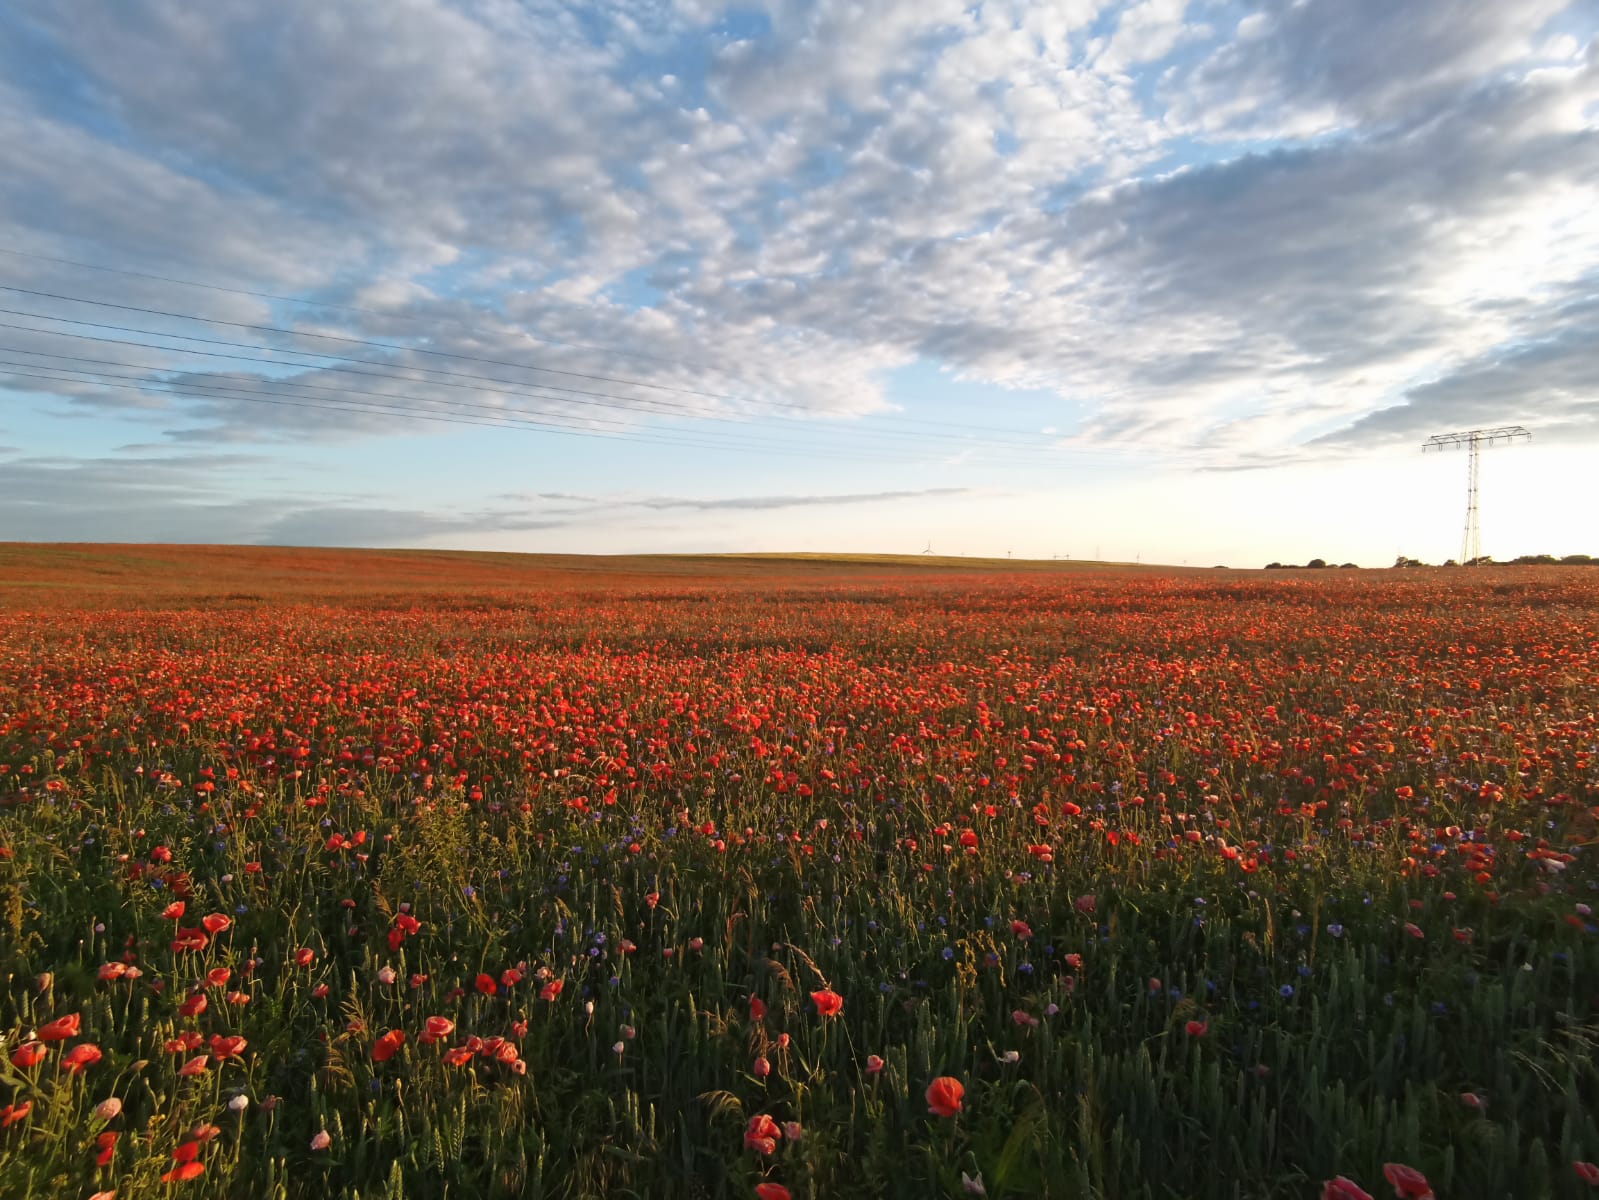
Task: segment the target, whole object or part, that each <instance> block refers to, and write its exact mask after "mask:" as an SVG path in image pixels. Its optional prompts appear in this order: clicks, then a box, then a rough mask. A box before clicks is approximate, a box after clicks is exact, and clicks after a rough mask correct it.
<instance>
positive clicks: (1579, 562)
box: [1560, 554, 1599, 567]
mask: <svg viewBox="0 0 1599 1200" xmlns="http://www.w3.org/2000/svg"><path fill="white" fill-rule="evenodd" d="M1596 562H1599V559H1596V558H1594V556H1593V555H1591V554H1568V555H1566V556H1565V557H1564V558H1562V559H1561V560H1560V565H1561V566H1563V567H1591V566H1593V565H1594V564H1595V563H1596Z"/></svg>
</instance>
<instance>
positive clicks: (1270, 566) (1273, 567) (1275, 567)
mask: <svg viewBox="0 0 1599 1200" xmlns="http://www.w3.org/2000/svg"><path fill="white" fill-rule="evenodd" d="M1283 569H1284V568H1283V565H1282V563H1280V562H1269V563H1267V564H1266V570H1268V571H1281V570H1283Z"/></svg>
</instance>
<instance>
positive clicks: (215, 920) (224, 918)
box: [200, 913, 233, 933]
mask: <svg viewBox="0 0 1599 1200" xmlns="http://www.w3.org/2000/svg"><path fill="white" fill-rule="evenodd" d="M200 924H202V925H204V926H205V931H206V932H207V933H223V932H225V931H227V930H228V929H231V928H232V927H233V918H232V917H230V916H228V915H227V914H226V913H207V914H206V915H205V916H204V917H203V918H202V919H201V921H200Z"/></svg>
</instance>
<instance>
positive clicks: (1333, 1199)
mask: <svg viewBox="0 0 1599 1200" xmlns="http://www.w3.org/2000/svg"><path fill="white" fill-rule="evenodd" d="M1321 1200H1371V1193H1370V1192H1368V1191H1366V1189H1365V1188H1363V1187H1361V1186H1360V1185H1359V1184H1358V1183H1356V1182H1355V1181H1354V1180H1353V1179H1346V1178H1345V1177H1344V1176H1342V1175H1340V1176H1338V1177H1337V1178H1336V1179H1329V1180H1328V1181H1327V1182H1326V1183H1324V1184H1323V1185H1322V1188H1321Z"/></svg>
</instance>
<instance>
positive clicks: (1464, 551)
mask: <svg viewBox="0 0 1599 1200" xmlns="http://www.w3.org/2000/svg"><path fill="white" fill-rule="evenodd" d="M1531 439H1532V434H1530V433H1528V432H1527V431H1526V430H1525V429H1523V428H1522V427H1521V426H1520V425H1501V426H1499V427H1498V428H1497V429H1467V430H1465V431H1464V432H1461V433H1435V434H1433V436H1432V437H1430V438H1428V439H1427V440H1426V441H1425V442H1423V443H1422V444H1421V449H1422V452H1423V453H1425V452H1426V451H1428V450H1455V449H1459V448H1460V447H1462V446H1463V447H1465V448H1466V451H1467V452H1468V454H1469V456H1470V457H1469V459H1468V461H1467V464H1466V528H1465V532H1464V533H1463V534H1462V535H1461V539H1460V565H1461V566H1463V567H1465V566H1470V565H1471V564H1473V563H1475V562H1476V561H1477V560H1478V559H1479V558H1481V557H1482V529H1481V527H1480V526H1479V525H1478V524H1477V483H1478V479H1479V477H1480V474H1481V466H1480V465H1479V462H1478V453H1479V451H1480V450H1481V449H1482V447H1484V446H1492V445H1493V444H1494V443H1496V442H1525V441H1530V440H1531Z"/></svg>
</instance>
